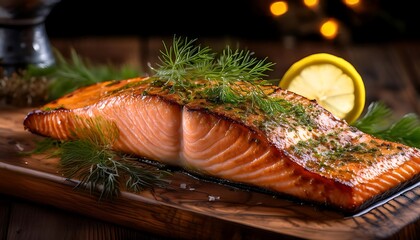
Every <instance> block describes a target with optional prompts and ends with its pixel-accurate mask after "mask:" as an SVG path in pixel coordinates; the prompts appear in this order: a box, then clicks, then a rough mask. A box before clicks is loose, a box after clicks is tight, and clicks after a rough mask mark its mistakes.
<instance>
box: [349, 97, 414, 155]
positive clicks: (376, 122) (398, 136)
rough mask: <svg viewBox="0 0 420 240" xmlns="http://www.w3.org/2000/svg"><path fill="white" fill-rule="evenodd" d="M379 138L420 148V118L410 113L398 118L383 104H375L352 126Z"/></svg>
mask: <svg viewBox="0 0 420 240" xmlns="http://www.w3.org/2000/svg"><path fill="white" fill-rule="evenodd" d="M352 125H353V126H355V127H356V128H358V129H359V130H361V131H363V132H365V133H369V134H371V135H373V136H376V137H378V138H382V139H385V140H389V141H394V142H400V143H403V144H406V145H408V146H411V147H416V148H420V118H419V116H418V115H416V114H414V113H408V114H406V115H404V116H402V117H401V118H397V117H396V116H394V114H393V113H392V110H391V109H390V108H389V107H388V106H386V105H385V104H384V103H383V102H373V103H371V104H370V105H369V107H368V109H367V111H366V113H365V114H364V115H363V116H362V117H360V118H359V119H358V120H357V121H356V122H355V123H353V124H352Z"/></svg>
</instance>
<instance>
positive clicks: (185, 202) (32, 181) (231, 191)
mask: <svg viewBox="0 0 420 240" xmlns="http://www.w3.org/2000/svg"><path fill="white" fill-rule="evenodd" d="M28 111H29V109H6V110H0V123H1V124H0V126H1V127H0V133H1V136H2V137H1V138H0V152H2V154H1V156H0V193H4V194H8V195H11V196H15V197H20V198H23V199H28V200H30V201H34V202H37V203H42V204H46V205H49V206H53V207H57V208H60V209H64V210H66V211H70V212H73V213H77V214H83V215H86V216H89V217H93V218H96V219H100V220H103V221H106V222H110V223H114V224H118V225H122V226H126V227H129V228H134V229H140V230H142V231H146V232H149V233H154V234H159V235H161V236H164V237H176V238H182V239H222V238H228V239H262V238H264V239H275V238H278V237H285V238H307V239H336V238H337V237H338V236H339V237H340V239H356V238H361V237H363V239H378V238H381V239H383V238H390V237H393V236H394V235H396V234H398V233H400V232H404V231H405V228H406V227H407V228H409V229H411V228H412V226H413V225H414V226H417V225H418V222H419V220H420V207H419V206H420V187H419V186H417V185H419V184H417V185H416V186H415V187H413V188H412V189H409V190H407V191H406V192H402V193H401V194H400V195H399V196H396V197H394V198H392V199H390V200H388V201H386V202H384V203H382V204H381V205H379V206H377V207H375V208H373V209H371V210H369V211H366V212H365V213H363V214H360V215H355V216H345V215H343V214H341V213H338V212H334V211H331V210H328V209H322V208H317V207H315V206H311V205H308V204H300V203H298V202H295V201H291V200H287V199H282V198H278V197H277V198H274V197H273V196H271V195H267V194H263V193H259V192H254V191H247V190H243V189H240V188H237V187H234V186H228V185H224V184H219V183H214V182H211V181H204V180H202V179H198V178H195V177H192V176H190V175H188V174H185V173H183V172H175V173H174V175H173V177H172V178H171V184H170V185H169V186H168V187H167V188H156V189H153V191H145V192H142V193H138V194H134V193H129V192H123V193H122V195H121V197H119V198H118V199H115V200H101V201H99V200H98V197H97V196H95V195H91V194H89V193H87V192H83V191H79V190H76V189H74V187H75V184H76V182H75V180H68V179H66V178H64V177H62V176H61V175H60V174H59V171H58V168H57V159H49V158H46V157H44V156H23V155H21V154H19V152H22V151H27V150H30V149H32V148H33V146H34V145H33V144H34V140H36V139H37V137H36V136H34V135H32V134H30V133H29V132H26V131H25V130H24V129H23V127H22V125H21V124H22V120H23V118H24V117H25V114H26V113H27V112H28ZM19 211H25V207H23V208H21V209H20V210H19ZM28 211H29V210H28ZM31 214H34V215H36V214H37V213H36V212H35V213H31ZM2 215H4V214H2ZM2 215H0V216H2ZM43 215H45V214H43ZM46 215H47V219H45V222H43V221H41V222H37V223H32V224H35V225H33V226H32V227H42V224H46V223H47V222H54V216H49V217H48V214H46ZM13 221H19V222H22V221H23V220H22V219H11V222H12V223H13ZM414 230H415V229H414ZM10 231H11V234H12V235H9V237H10V236H12V237H13V236H14V235H13V234H15V233H16V230H15V229H9V232H10ZM92 231H93V232H91V233H90V234H95V233H94V231H95V230H94V229H93V230H92ZM410 234H412V233H410ZM19 236H24V237H27V236H26V235H25V234H22V233H20V234H19ZM16 237H17V236H16ZM19 239H23V238H19Z"/></svg>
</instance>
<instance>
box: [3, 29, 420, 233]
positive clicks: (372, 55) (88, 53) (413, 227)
mask: <svg viewBox="0 0 420 240" xmlns="http://www.w3.org/2000/svg"><path fill="white" fill-rule="evenodd" d="M162 41H165V42H170V41H171V38H159V37H152V38H141V39H139V38H136V37H126V38H112V37H108V38H74V39H52V45H53V46H54V47H55V48H56V49H57V50H59V51H60V52H62V53H63V54H64V55H66V54H68V53H69V52H70V49H75V50H76V51H77V52H78V53H79V54H80V55H81V56H85V57H87V58H89V59H90V60H91V61H92V62H94V63H113V64H117V65H118V64H123V63H124V64H129V65H132V66H136V67H140V68H141V69H142V70H143V71H144V72H148V63H155V62H157V56H158V55H159V50H160V49H162ZM199 42H200V43H201V44H202V45H204V46H210V47H211V48H212V49H214V50H216V51H217V50H221V49H223V48H224V47H225V46H226V45H231V46H239V47H240V48H243V49H249V50H251V51H253V52H255V54H256V56H257V57H261V58H264V57H267V58H268V60H270V61H272V62H274V63H276V65H275V67H274V71H273V72H271V73H270V77H271V78H274V79H279V78H281V76H282V74H284V72H285V71H286V70H287V68H288V67H290V65H291V64H292V63H294V62H296V61H297V60H299V59H301V58H303V57H305V56H307V55H309V54H313V53H317V52H328V53H332V54H335V55H337V56H340V57H343V58H345V59H346V60H348V61H349V62H351V63H352V64H353V65H354V66H355V67H356V69H357V70H358V71H359V73H360V74H361V76H362V78H363V79H364V82H365V87H366V92H367V99H366V101H367V105H368V104H369V103H370V102H373V101H378V100H380V101H383V102H384V103H385V104H387V105H388V106H389V107H391V109H392V110H393V111H394V112H395V114H396V115H397V116H402V115H404V114H406V113H411V112H413V113H416V114H418V115H420V42H392V43H380V44H377V43H375V44H373V43H372V44H363V45H349V46H339V45H334V44H327V43H321V42H294V43H290V42H288V41H280V40H279V41H274V40H272V41H249V40H246V39H230V38H221V39H220V38H218V39H199ZM366 107H367V106H366ZM5 109H11V110H10V111H22V110H21V109H19V108H18V107H15V106H6V108H5ZM1 113H2V114H5V113H7V110H4V108H3V111H2V112H1ZM1 121H2V120H1V118H0V133H1V132H2V131H1V130H4V132H5V131H6V129H5V128H6V126H5V122H4V123H2V122H1ZM2 128H3V129H2ZM3 137H4V136H2V135H0V140H2V141H0V150H2V149H3V151H6V152H7V150H5V149H6V148H7V146H6V145H4V146H1V144H2V143H7V141H8V140H7V139H1V138H3ZM0 154H1V153H0ZM0 186H2V184H0ZM0 189H3V190H4V189H7V191H0V239H172V238H173V239H179V238H185V239H194V237H193V236H194V233H190V234H189V233H183V234H180V233H179V232H177V231H176V230H175V229H174V233H175V232H177V234H176V235H171V234H170V232H171V231H169V230H168V231H165V233H164V234H163V232H162V229H159V227H156V229H149V230H147V229H143V228H141V227H139V226H133V225H130V224H124V222H121V224H118V223H117V222H118V221H114V219H103V218H96V217H92V216H91V215H90V214H88V213H86V214H84V213H83V212H80V211H72V210H71V208H67V209H60V208H59V207H55V206H52V205H50V204H46V203H45V202H42V201H39V200H37V199H41V198H40V197H35V196H34V197H33V198H31V194H29V193H28V194H24V193H22V192H20V193H19V194H15V193H14V192H13V189H9V188H0ZM17 192H19V191H17ZM408 197H409V198H410V197H411V198H412V197H413V196H408ZM418 197H419V196H418V195H417V198H418ZM414 200H415V199H414ZM414 202H415V201H414ZM412 207H414V210H415V211H414V212H415V214H417V216H414V220H413V221H411V222H410V223H409V224H406V225H404V226H403V227H402V228H401V229H399V230H398V231H397V232H395V234H392V235H391V236H387V237H386V238H387V239H420V216H419V215H418V212H419V208H420V206H419V205H418V204H417V205H414V206H412ZM172 214H175V213H172ZM197 224H206V223H205V222H204V223H203V222H201V223H197ZM208 224H214V225H215V226H214V227H213V228H212V227H209V228H207V229H217V227H218V224H219V228H220V229H222V230H223V231H227V230H226V227H223V226H222V225H223V222H222V223H215V222H213V221H209V223H208ZM146 225H147V224H146ZM229 226H230V225H229ZM168 227H169V226H168ZM235 227H236V225H232V229H235V230H236V229H237V228H235ZM169 228H170V227H169ZM161 233H162V234H161ZM168 233H169V234H168ZM236 233H237V234H234V235H232V234H229V233H226V234H225V235H226V236H229V239H275V238H277V237H279V236H281V237H282V239H299V237H298V236H297V235H288V234H284V235H278V234H267V233H266V232H264V231H261V232H260V231H258V230H255V229H252V228H251V229H247V228H245V229H242V230H241V231H239V232H236ZM201 234H202V233H201ZM196 236H200V233H196ZM220 236H223V233H220V232H219V233H214V234H213V235H212V234H209V235H208V239H217V238H218V237H220ZM314 236H316V235H314ZM305 238H306V237H305ZM308 238H311V237H308ZM314 238H318V237H314ZM201 239H202V238H201Z"/></svg>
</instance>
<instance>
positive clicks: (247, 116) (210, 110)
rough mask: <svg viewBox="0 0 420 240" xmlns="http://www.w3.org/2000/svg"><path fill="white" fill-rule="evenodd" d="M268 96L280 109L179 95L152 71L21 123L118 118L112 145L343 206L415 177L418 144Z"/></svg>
mask: <svg viewBox="0 0 420 240" xmlns="http://www.w3.org/2000/svg"><path fill="white" fill-rule="evenodd" d="M268 97H269V98H271V99H273V100H276V101H278V102H282V103H284V106H285V108H287V109H288V110H287V111H284V112H283V113H281V114H279V115H278V116H276V117H270V116H267V115H266V114H263V113H261V112H258V111H251V110H250V109H252V108H253V106H251V105H243V104H242V105H234V104H215V103H213V102H210V101H207V100H204V99H196V100H192V101H189V102H185V101H184V99H183V98H181V97H180V96H179V94H176V93H174V92H170V91H168V90H165V89H164V88H162V87H158V86H153V85H151V84H150V79H149V78H133V79H127V80H121V81H108V82H101V83H98V84H94V85H91V86H87V87H84V88H81V89H78V90H76V91H74V92H72V93H70V94H68V95H66V96H64V97H62V98H60V99H57V100H55V101H53V102H50V103H48V104H46V105H45V106H43V107H42V108H40V109H38V110H34V111H32V112H30V113H29V114H28V115H27V116H26V118H25V120H24V127H25V129H27V130H29V131H30V132H32V133H34V134H38V135H42V136H47V137H51V138H54V139H59V140H69V139H72V138H74V134H72V133H74V131H75V129H77V128H80V127H84V125H86V124H85V123H84V122H83V121H81V120H80V119H89V118H90V119H91V118H94V117H102V118H105V119H107V120H110V121H112V122H113V123H115V125H116V126H117V127H118V130H119V137H118V139H117V140H116V141H115V143H114V144H113V149H114V150H117V151H121V152H124V153H129V154H133V155H137V156H141V157H144V158H147V159H150V160H154V161H158V162H160V163H163V164H165V165H167V166H177V167H182V168H184V169H186V170H188V171H191V172H195V173H199V174H202V175H204V176H209V177H213V178H218V179H223V180H228V181H230V182H233V183H238V184H241V185H248V186H250V187H256V188H261V189H264V190H267V191H269V192H273V193H279V194H281V195H284V196H291V197H292V198H295V199H300V200H303V201H304V202H312V203H316V204H321V205H326V206H330V207H333V208H337V209H341V210H343V211H347V212H354V211H356V210H360V209H363V208H364V207H366V206H368V205H369V204H371V203H372V202H373V201H375V199H378V197H380V196H385V195H386V194H388V193H390V192H392V191H394V190H395V189H398V188H400V187H402V186H404V185H407V184H409V183H413V182H414V181H418V178H419V176H420V175H419V172H420V150H419V149H417V148H413V147H408V146H406V145H403V144H399V143H395V142H390V141H384V140H381V139H378V138H375V137H373V136H371V135H369V134H366V133H363V132H361V131H359V130H358V129H356V128H354V127H352V126H350V125H349V124H347V123H346V122H345V121H342V120H340V119H337V118H335V117H334V116H333V115H332V114H331V113H330V112H328V111H327V110H325V109H324V108H322V107H321V106H320V105H318V104H317V103H316V102H315V101H310V100H308V99H306V98H304V97H302V96H300V95H298V94H295V93H292V92H289V91H285V90H282V89H280V88H278V87H276V86H273V87H272V88H271V89H270V93H269V94H268Z"/></svg>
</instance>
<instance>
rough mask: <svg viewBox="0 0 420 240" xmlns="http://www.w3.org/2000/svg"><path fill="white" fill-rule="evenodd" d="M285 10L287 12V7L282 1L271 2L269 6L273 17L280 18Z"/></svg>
mask: <svg viewBox="0 0 420 240" xmlns="http://www.w3.org/2000/svg"><path fill="white" fill-rule="evenodd" d="M287 10H288V5H287V2H284V1H278V2H273V3H272V4H271V5H270V11H271V14H273V15H274V16H281V15H283V14H285V13H286V12H287Z"/></svg>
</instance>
